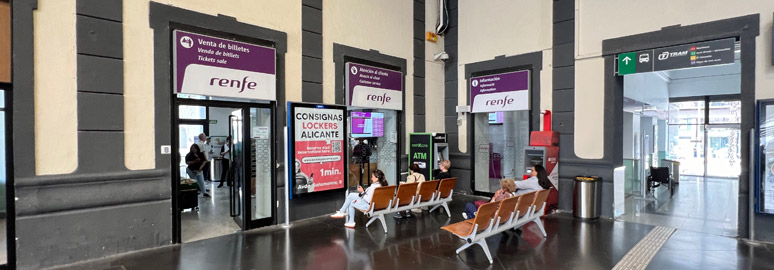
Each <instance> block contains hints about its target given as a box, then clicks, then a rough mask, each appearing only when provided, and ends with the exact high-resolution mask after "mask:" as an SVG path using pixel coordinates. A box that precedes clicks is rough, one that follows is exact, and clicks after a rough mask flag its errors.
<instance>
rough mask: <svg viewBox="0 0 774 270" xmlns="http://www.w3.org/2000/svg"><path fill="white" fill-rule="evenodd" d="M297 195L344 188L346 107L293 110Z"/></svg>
mask: <svg viewBox="0 0 774 270" xmlns="http://www.w3.org/2000/svg"><path fill="white" fill-rule="evenodd" d="M292 117H293V122H294V123H293V127H294V132H293V139H294V142H293V152H294V155H293V156H294V160H293V162H294V165H295V178H294V181H292V183H293V191H294V194H302V193H311V192H317V191H323V190H331V189H340V188H343V187H344V180H345V179H344V177H345V174H344V173H345V168H346V167H345V163H344V149H343V147H344V132H345V131H344V128H345V127H344V125H345V123H344V120H345V119H344V118H345V115H344V110H342V109H326V108H309V107H296V108H295V110H294V111H293V116H292Z"/></svg>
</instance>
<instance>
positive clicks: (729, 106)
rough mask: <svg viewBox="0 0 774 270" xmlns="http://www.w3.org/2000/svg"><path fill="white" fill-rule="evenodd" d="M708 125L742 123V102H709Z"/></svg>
mask: <svg viewBox="0 0 774 270" xmlns="http://www.w3.org/2000/svg"><path fill="white" fill-rule="evenodd" d="M709 110H710V111H709V122H710V124H738V123H741V122H742V102H741V101H739V100H729V101H726V100H724V101H710V103H709Z"/></svg>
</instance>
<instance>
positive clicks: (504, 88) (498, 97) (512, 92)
mask: <svg viewBox="0 0 774 270" xmlns="http://www.w3.org/2000/svg"><path fill="white" fill-rule="evenodd" d="M470 100H471V102H470V104H471V108H470V112H472V113H480V112H504V111H521V110H529V103H530V102H529V70H522V71H516V72H508V73H501V74H494V75H487V76H480V77H472V78H470Z"/></svg>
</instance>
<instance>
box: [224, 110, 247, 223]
mask: <svg viewBox="0 0 774 270" xmlns="http://www.w3.org/2000/svg"><path fill="white" fill-rule="evenodd" d="M228 119H229V136H231V139H232V146H233V147H232V148H231V156H232V159H231V172H232V173H231V177H232V178H233V179H234V182H233V185H231V187H229V211H230V212H229V213H230V214H231V216H232V217H233V218H234V221H235V222H236V223H237V224H238V225H239V227H241V228H242V229H246V226H245V225H246V224H245V223H244V218H243V215H242V209H243V208H242V206H243V205H244V192H242V190H243V188H242V187H243V186H244V182H245V181H244V178H245V177H244V176H245V173H244V172H245V155H244V132H243V120H242V110H235V111H234V112H233V113H232V114H231V115H230V116H229V118H228Z"/></svg>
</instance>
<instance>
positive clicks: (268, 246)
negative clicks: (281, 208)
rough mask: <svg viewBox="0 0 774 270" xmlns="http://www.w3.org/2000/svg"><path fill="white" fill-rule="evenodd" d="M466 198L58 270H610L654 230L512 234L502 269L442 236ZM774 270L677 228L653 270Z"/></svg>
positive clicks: (552, 221)
mask: <svg viewBox="0 0 774 270" xmlns="http://www.w3.org/2000/svg"><path fill="white" fill-rule="evenodd" d="M475 199H476V198H475V197H468V196H457V197H456V200H455V202H454V203H452V204H451V205H450V206H451V210H452V212H453V213H454V214H453V215H452V217H451V218H448V217H447V216H446V214H444V213H440V212H434V213H427V212H424V213H422V214H419V215H418V216H417V217H416V218H413V219H408V220H394V219H392V218H388V219H387V227H388V229H389V233H387V234H385V233H384V232H383V231H382V230H381V228H380V227H379V225H378V224H373V225H372V226H371V227H369V228H365V227H364V226H362V224H365V221H366V219H365V218H364V217H363V216H362V215H359V214H358V217H357V218H356V220H357V223H358V227H357V228H356V229H354V230H353V229H346V228H344V226H343V222H344V221H343V220H340V219H331V218H328V217H318V218H313V219H308V220H305V221H302V222H298V223H294V224H293V226H292V227H291V228H290V229H287V230H286V229H282V228H279V227H276V226H275V227H267V228H262V229H258V230H253V231H248V232H241V233H237V234H229V235H225V236H221V237H216V238H211V239H206V240H201V241H195V242H191V243H184V244H182V245H175V246H169V247H164V248H158V249H152V250H146V251H141V252H135V253H131V254H125V255H120V256H114V257H110V258H105V259H100V260H97V261H91V262H87V263H81V264H77V265H69V266H64V267H60V268H59V269H100V270H101V269H186V270H196V269H402V270H408V269H611V268H612V267H613V266H615V265H616V263H617V262H618V261H619V260H621V258H623V256H624V255H625V254H626V253H627V252H628V251H629V250H630V249H632V247H634V246H635V245H636V244H637V243H638V242H639V241H640V240H641V239H642V238H643V237H644V236H645V235H647V234H648V233H649V232H650V231H651V230H652V229H653V228H654V226H651V225H645V224H637V223H630V222H621V221H614V220H608V219H600V220H597V221H592V222H582V221H578V220H575V219H573V218H572V216H571V215H569V214H566V213H563V214H554V215H551V216H548V217H546V218H545V226H546V231H547V233H548V237H547V238H543V237H542V235H540V232H539V231H538V229H537V227H536V226H534V225H530V226H527V227H525V228H524V230H523V233H521V235H519V234H516V233H514V232H507V233H503V234H500V235H498V236H493V237H490V238H489V239H488V240H487V243H488V245H489V248H490V250H491V251H492V256H493V258H494V263H493V264H491V265H490V264H489V262H488V261H487V259H486V256H485V255H484V253H483V251H482V250H481V248H480V247H473V248H469V249H467V250H465V251H463V252H462V253H460V254H459V255H457V254H455V250H456V249H457V248H458V247H459V246H460V245H462V244H463V242H462V241H461V240H459V239H458V238H457V237H456V236H454V235H452V234H450V233H448V232H446V231H443V230H440V229H439V228H440V227H441V226H443V225H445V224H449V223H452V222H458V221H461V220H462V216H461V215H460V213H461V211H462V209H463V207H464V202H466V201H472V200H475ZM772 266H774V246H760V247H753V246H748V245H746V244H745V243H743V242H741V241H738V240H736V239H734V238H728V237H722V236H716V235H710V234H704V233H698V232H691V231H685V230H678V231H677V232H676V233H675V234H674V235H673V236H672V237H671V238H670V239H669V240H667V242H666V244H665V245H664V247H663V248H662V250H660V251H659V252H658V253H657V255H656V256H655V258H654V259H653V261H652V262H651V264H650V265H649V267H648V268H649V269H767V267H768V268H770V267H772Z"/></svg>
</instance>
